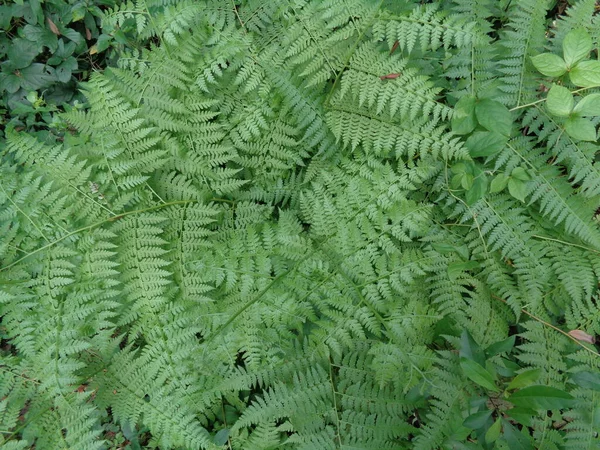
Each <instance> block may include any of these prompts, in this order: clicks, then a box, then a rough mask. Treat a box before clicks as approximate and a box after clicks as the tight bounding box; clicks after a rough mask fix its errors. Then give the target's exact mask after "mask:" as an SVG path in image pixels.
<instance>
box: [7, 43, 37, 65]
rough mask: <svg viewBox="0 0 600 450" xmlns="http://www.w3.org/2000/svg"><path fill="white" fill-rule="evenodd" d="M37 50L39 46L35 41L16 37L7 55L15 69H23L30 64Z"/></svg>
mask: <svg viewBox="0 0 600 450" xmlns="http://www.w3.org/2000/svg"><path fill="white" fill-rule="evenodd" d="M39 51H40V46H39V45H38V44H36V43H35V42H31V41H28V40H26V39H21V38H17V39H13V41H12V45H11V46H10V47H9V49H8V52H7V56H8V59H9V60H10V62H11V63H12V65H13V66H14V68H15V69H23V68H24V67H27V66H29V65H30V64H31V62H32V61H33V59H34V58H35V57H36V56H37V55H38V53H39Z"/></svg>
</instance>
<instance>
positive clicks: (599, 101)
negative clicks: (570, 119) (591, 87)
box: [573, 94, 600, 116]
mask: <svg viewBox="0 0 600 450" xmlns="http://www.w3.org/2000/svg"><path fill="white" fill-rule="evenodd" d="M573 112H576V113H577V114H578V115H580V116H600V94H590V95H586V96H585V97H583V98H582V99H581V100H580V101H579V103H577V105H575V108H574V109H573Z"/></svg>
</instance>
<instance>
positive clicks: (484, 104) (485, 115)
mask: <svg viewBox="0 0 600 450" xmlns="http://www.w3.org/2000/svg"><path fill="white" fill-rule="evenodd" d="M475 116H476V117H477V121H478V122H479V124H480V125H481V126H483V127H484V128H486V129H487V130H489V131H496V132H498V133H500V134H503V135H505V136H509V135H510V131H511V128H512V117H511V114H510V111H509V110H508V108H507V107H506V106H504V105H503V104H502V103H500V102H497V101H495V100H490V99H483V100H479V101H478V102H477V104H476V105H475Z"/></svg>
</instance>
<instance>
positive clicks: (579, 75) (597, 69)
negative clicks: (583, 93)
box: [569, 61, 600, 87]
mask: <svg viewBox="0 0 600 450" xmlns="http://www.w3.org/2000/svg"><path fill="white" fill-rule="evenodd" d="M569 77H570V78H571V82H572V83H573V84H574V85H575V86H581V87H594V86H600V61H582V62H580V63H579V64H577V65H576V66H575V67H573V68H572V69H571V71H570V72H569Z"/></svg>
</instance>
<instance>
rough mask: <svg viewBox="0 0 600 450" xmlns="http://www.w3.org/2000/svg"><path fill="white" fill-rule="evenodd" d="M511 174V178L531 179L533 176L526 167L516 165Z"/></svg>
mask: <svg viewBox="0 0 600 450" xmlns="http://www.w3.org/2000/svg"><path fill="white" fill-rule="evenodd" d="M510 176H511V178H516V179H517V180H521V181H529V180H531V177H530V176H529V174H528V173H527V171H526V170H525V169H523V168H522V167H515V168H514V169H513V171H512V172H511V173H510Z"/></svg>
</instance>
